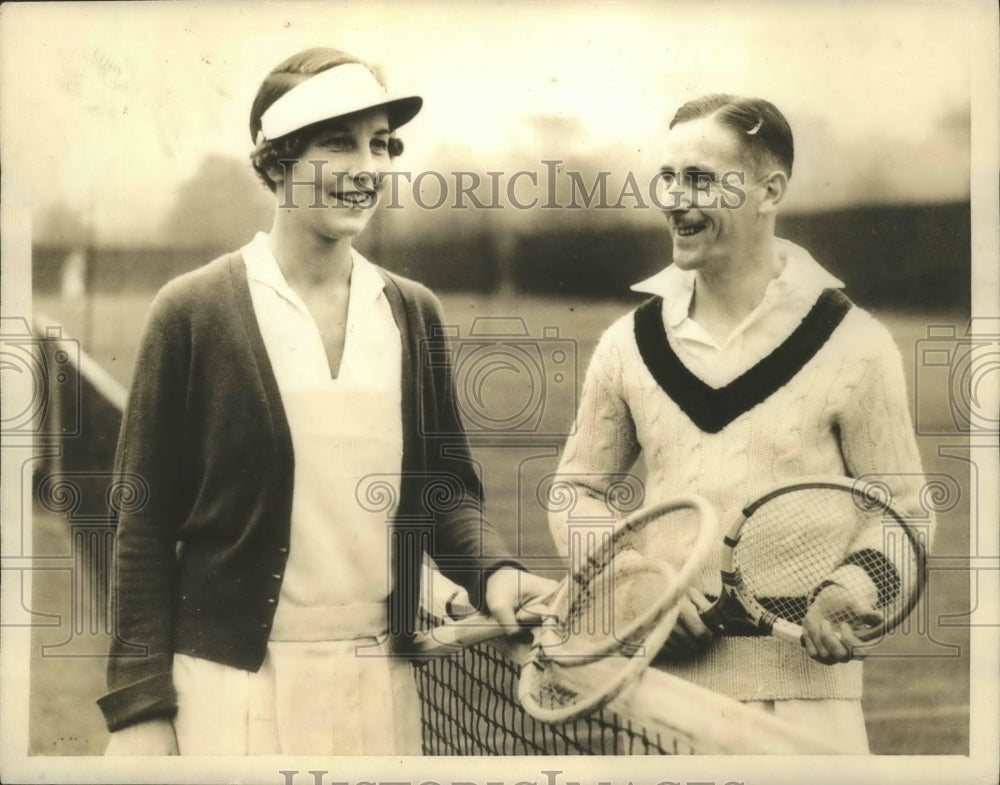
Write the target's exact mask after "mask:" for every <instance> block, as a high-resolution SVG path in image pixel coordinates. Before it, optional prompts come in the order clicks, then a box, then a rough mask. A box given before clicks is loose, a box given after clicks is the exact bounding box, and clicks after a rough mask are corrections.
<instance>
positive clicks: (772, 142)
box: [670, 93, 795, 177]
mask: <svg viewBox="0 0 1000 785" xmlns="http://www.w3.org/2000/svg"><path fill="white" fill-rule="evenodd" d="M709 116H712V117H713V118H714V119H715V121H716V122H718V123H719V124H720V125H723V126H725V127H727V128H731V129H732V130H733V131H735V132H736V136H737V138H738V139H739V140H740V144H741V145H742V148H743V152H744V154H745V155H746V157H747V159H748V163H750V164H751V165H752V166H753V167H754V170H755V171H758V172H760V171H761V169H762V168H763V167H764V166H765V165H777V166H778V167H779V168H780V169H782V170H783V171H784V172H785V174H787V175H788V176H789V177H791V176H792V162H793V161H794V159H795V145H794V142H793V140H792V129H791V127H790V126H789V125H788V120H786V119H785V116H784V115H783V114H782V113H781V111H780V110H779V109H778V107H776V106H775V105H774V104H772V103H771V102H770V101H765V100H764V99H763V98H743V97H741V96H738V95H729V94H728V93H714V94H712V95H706V96H702V97H701V98H695V99H694V100H691V101H688V102H687V103H686V104H684V105H683V106H682V107H681V108H680V109H678V110H677V112H676V113H675V114H674V118H673V119H672V120H671V121H670V127H671V128H673V127H674V126H675V125H677V124H678V123H686V122H688V121H689V120H698V119H700V118H702V117H709Z"/></svg>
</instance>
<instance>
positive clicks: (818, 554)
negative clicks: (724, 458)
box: [734, 487, 919, 626]
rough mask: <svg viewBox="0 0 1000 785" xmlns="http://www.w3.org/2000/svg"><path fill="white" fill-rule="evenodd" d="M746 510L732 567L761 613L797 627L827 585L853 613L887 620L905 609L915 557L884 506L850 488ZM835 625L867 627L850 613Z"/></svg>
mask: <svg viewBox="0 0 1000 785" xmlns="http://www.w3.org/2000/svg"><path fill="white" fill-rule="evenodd" d="M748 512H750V515H749V516H748V517H747V518H746V521H745V522H744V524H743V527H742V529H741V534H740V541H739V544H738V545H737V546H736V548H735V550H734V562H735V564H736V566H737V568H738V570H739V573H740V577H741V579H742V581H743V584H744V586H745V588H746V591H747V592H748V593H749V594H751V595H753V596H754V597H755V598H756V600H757V602H758V604H759V605H760V606H761V607H762V608H764V609H765V610H766V611H769V612H770V613H773V614H774V615H776V616H778V617H779V618H782V619H785V620H787V621H790V622H793V623H796V624H799V623H801V622H802V620H803V619H804V618H805V615H806V613H807V611H808V608H809V606H810V603H811V602H812V601H813V599H814V598H815V596H816V594H817V593H818V592H819V591H821V590H822V589H823V588H825V587H826V586H827V585H829V584H830V583H835V584H837V585H839V586H841V587H843V588H844V589H845V590H846V591H847V593H848V594H849V595H850V597H851V598H852V600H853V602H854V605H855V607H856V608H865V609H872V610H874V611H876V612H878V613H880V614H882V615H883V616H884V617H886V618H887V619H888V618H895V617H898V616H900V615H905V613H906V612H907V611H908V610H909V608H904V606H905V605H906V604H907V603H908V602H909V600H910V598H911V597H912V595H913V592H914V591H915V590H916V588H915V587H916V586H917V585H918V584H919V581H917V580H915V572H916V571H917V561H918V558H917V554H916V553H915V549H914V546H913V544H912V542H911V540H910V537H909V536H908V535H907V532H906V529H905V526H904V524H903V523H902V521H901V520H900V519H899V518H898V517H897V516H896V515H895V514H893V513H892V512H891V510H889V509H888V508H887V507H886V506H884V505H882V504H879V503H877V502H873V501H872V500H870V499H867V498H866V497H864V496H863V495H862V494H860V493H858V492H857V491H854V490H852V489H850V488H842V487H812V488H807V489H796V490H794V491H790V492H786V493H782V494H778V495H775V496H773V497H771V498H769V499H767V500H765V501H764V502H763V503H761V504H759V505H757V506H755V507H752V509H750V510H748ZM833 620H834V621H841V620H842V621H848V622H851V623H856V624H857V625H858V626H866V625H865V624H864V623H863V622H861V621H860V620H859V619H858V617H856V616H855V615H854V614H853V611H851V612H845V613H844V614H843V615H842V616H841V617H834V618H833Z"/></svg>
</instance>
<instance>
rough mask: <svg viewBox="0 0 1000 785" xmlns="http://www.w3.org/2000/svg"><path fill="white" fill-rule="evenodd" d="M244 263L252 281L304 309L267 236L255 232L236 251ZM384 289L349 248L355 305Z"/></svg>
mask: <svg viewBox="0 0 1000 785" xmlns="http://www.w3.org/2000/svg"><path fill="white" fill-rule="evenodd" d="M240 254H241V255H242V256H243V261H244V263H245V264H246V268H247V275H248V277H249V278H250V280H252V281H256V282H257V283H261V284H264V285H265V286H268V287H270V288H271V289H273V290H274V291H275V292H277V293H278V294H279V295H280V296H282V297H284V298H285V299H286V300H288V301H289V302H291V303H292V304H294V305H295V306H297V307H303V308H304V307H305V306H304V305H303V304H302V300H301V298H300V297H299V296H298V294H296V293H295V290H294V289H292V287H291V286H289V285H288V281H286V280H285V276H284V274H283V273H282V272H281V267H280V266H279V265H278V260H277V259H275V258H274V252H273V251H272V250H271V244H270V236H269V235H268V234H267V233H266V232H257V234H256V235H255V236H254V238H253V239H252V240H251V241H250V242H249V243H247V244H246V245H244V246H243V247H242V248H241V249H240ZM384 288H385V279H384V278H382V276H381V275H380V274H379V271H378V269H377V268H376V267H375V265H373V264H372V263H371V262H369V261H368V260H367V259H365V257H364V256H362V255H361V254H360V253H358V252H357V251H356V250H354V249H353V248H352V249H351V297H352V298H357V299H358V301H359V302H371V301H374V300H375V299H377V298H378V296H379V294H381V293H382V290H383V289H384Z"/></svg>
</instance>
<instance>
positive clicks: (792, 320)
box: [632, 238, 844, 388]
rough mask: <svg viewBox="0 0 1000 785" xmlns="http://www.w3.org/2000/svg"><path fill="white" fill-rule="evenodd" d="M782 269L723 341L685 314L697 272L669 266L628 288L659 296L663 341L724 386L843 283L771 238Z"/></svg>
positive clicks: (690, 366)
mask: <svg viewBox="0 0 1000 785" xmlns="http://www.w3.org/2000/svg"><path fill="white" fill-rule="evenodd" d="M774 242H775V251H776V252H777V254H778V256H779V258H780V259H781V260H782V261H783V263H784V266H783V269H782V271H781V273H780V275H778V277H777V278H775V279H774V280H772V281H771V282H770V283H769V284H768V285H767V288H766V289H765V291H764V297H763V299H762V300H761V301H760V303H759V304H758V305H757V307H756V308H754V309H753V311H751V312H750V313H749V314H748V315H747V317H746V318H745V319H744V320H743V321H742V322H740V324H738V325H737V326H736V328H735V329H734V330H733V331H732V333H730V334H729V336H728V337H727V338H726V339H725V340H724V341H723V342H722V343H721V344H719V343H717V342H716V341H715V339H713V338H712V336H711V335H709V334H708V332H707V331H706V330H705V328H703V327H702V326H701V325H700V324H698V323H697V322H696V321H694V320H693V319H692V318H691V317H690V315H689V313H690V309H691V298H692V296H693V295H694V286H695V272H694V271H693V270H681V269H680V268H678V267H676V266H675V265H670V266H668V267H666V268H665V269H663V270H661V271H660V272H658V273H657V274H656V275H654V276H652V277H650V278H647V279H646V280H644V281H640V282H639V283H637V284H635V285H634V286H632V290H633V291H636V292H646V293H648V294H653V295H657V296H659V297H662V298H663V326H664V327H665V328H666V333H667V340H669V341H670V346H671V348H673V350H674V352H676V354H677V356H678V357H679V358H680V359H681V361H682V362H683V363H684V365H685V366H687V368H688V370H690V371H691V372H692V373H693V374H694V375H695V376H697V377H698V378H700V379H701V380H702V381H703V382H705V383H706V384H708V385H709V386H710V387H715V388H719V387H724V386H725V385H727V384H729V382H731V381H733V380H734V379H736V378H737V377H739V376H740V375H741V374H743V373H744V372H746V371H747V370H749V369H750V368H752V367H753V366H754V365H756V364H757V363H758V362H760V361H761V360H762V359H764V358H765V357H767V355H769V354H770V353H771V352H773V351H774V350H775V349H776V348H778V346H780V345H781V344H782V342H784V340H785V339H786V338H788V336H789V335H790V334H791V333H792V331H793V330H794V329H795V328H796V327H797V326H798V324H799V323H800V322H801V321H802V319H803V317H805V315H806V314H807V313H809V310H810V309H811V308H812V307H813V305H815V303H816V300H817V298H818V297H819V296H820V294H821V293H822V292H823V290H824V289H840V288H843V286H844V284H843V283H842V282H841V281H840V280H838V279H837V278H835V277H834V276H833V275H831V274H830V273H828V272H827V271H826V270H824V269H823V268H822V267H821V266H820V265H819V263H818V262H816V260H815V259H813V258H812V256H811V255H810V254H809V252H808V251H806V250H805V249H804V248H801V247H799V246H798V245H796V244H795V243H792V242H789V241H788V240H781V239H778V238H775V241H774Z"/></svg>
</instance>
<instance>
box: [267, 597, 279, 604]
mask: <svg viewBox="0 0 1000 785" xmlns="http://www.w3.org/2000/svg"><path fill="white" fill-rule="evenodd" d="M267 602H268V604H270V605H274V603H276V602H277V600H276V599H274V597H268V598H267Z"/></svg>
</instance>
